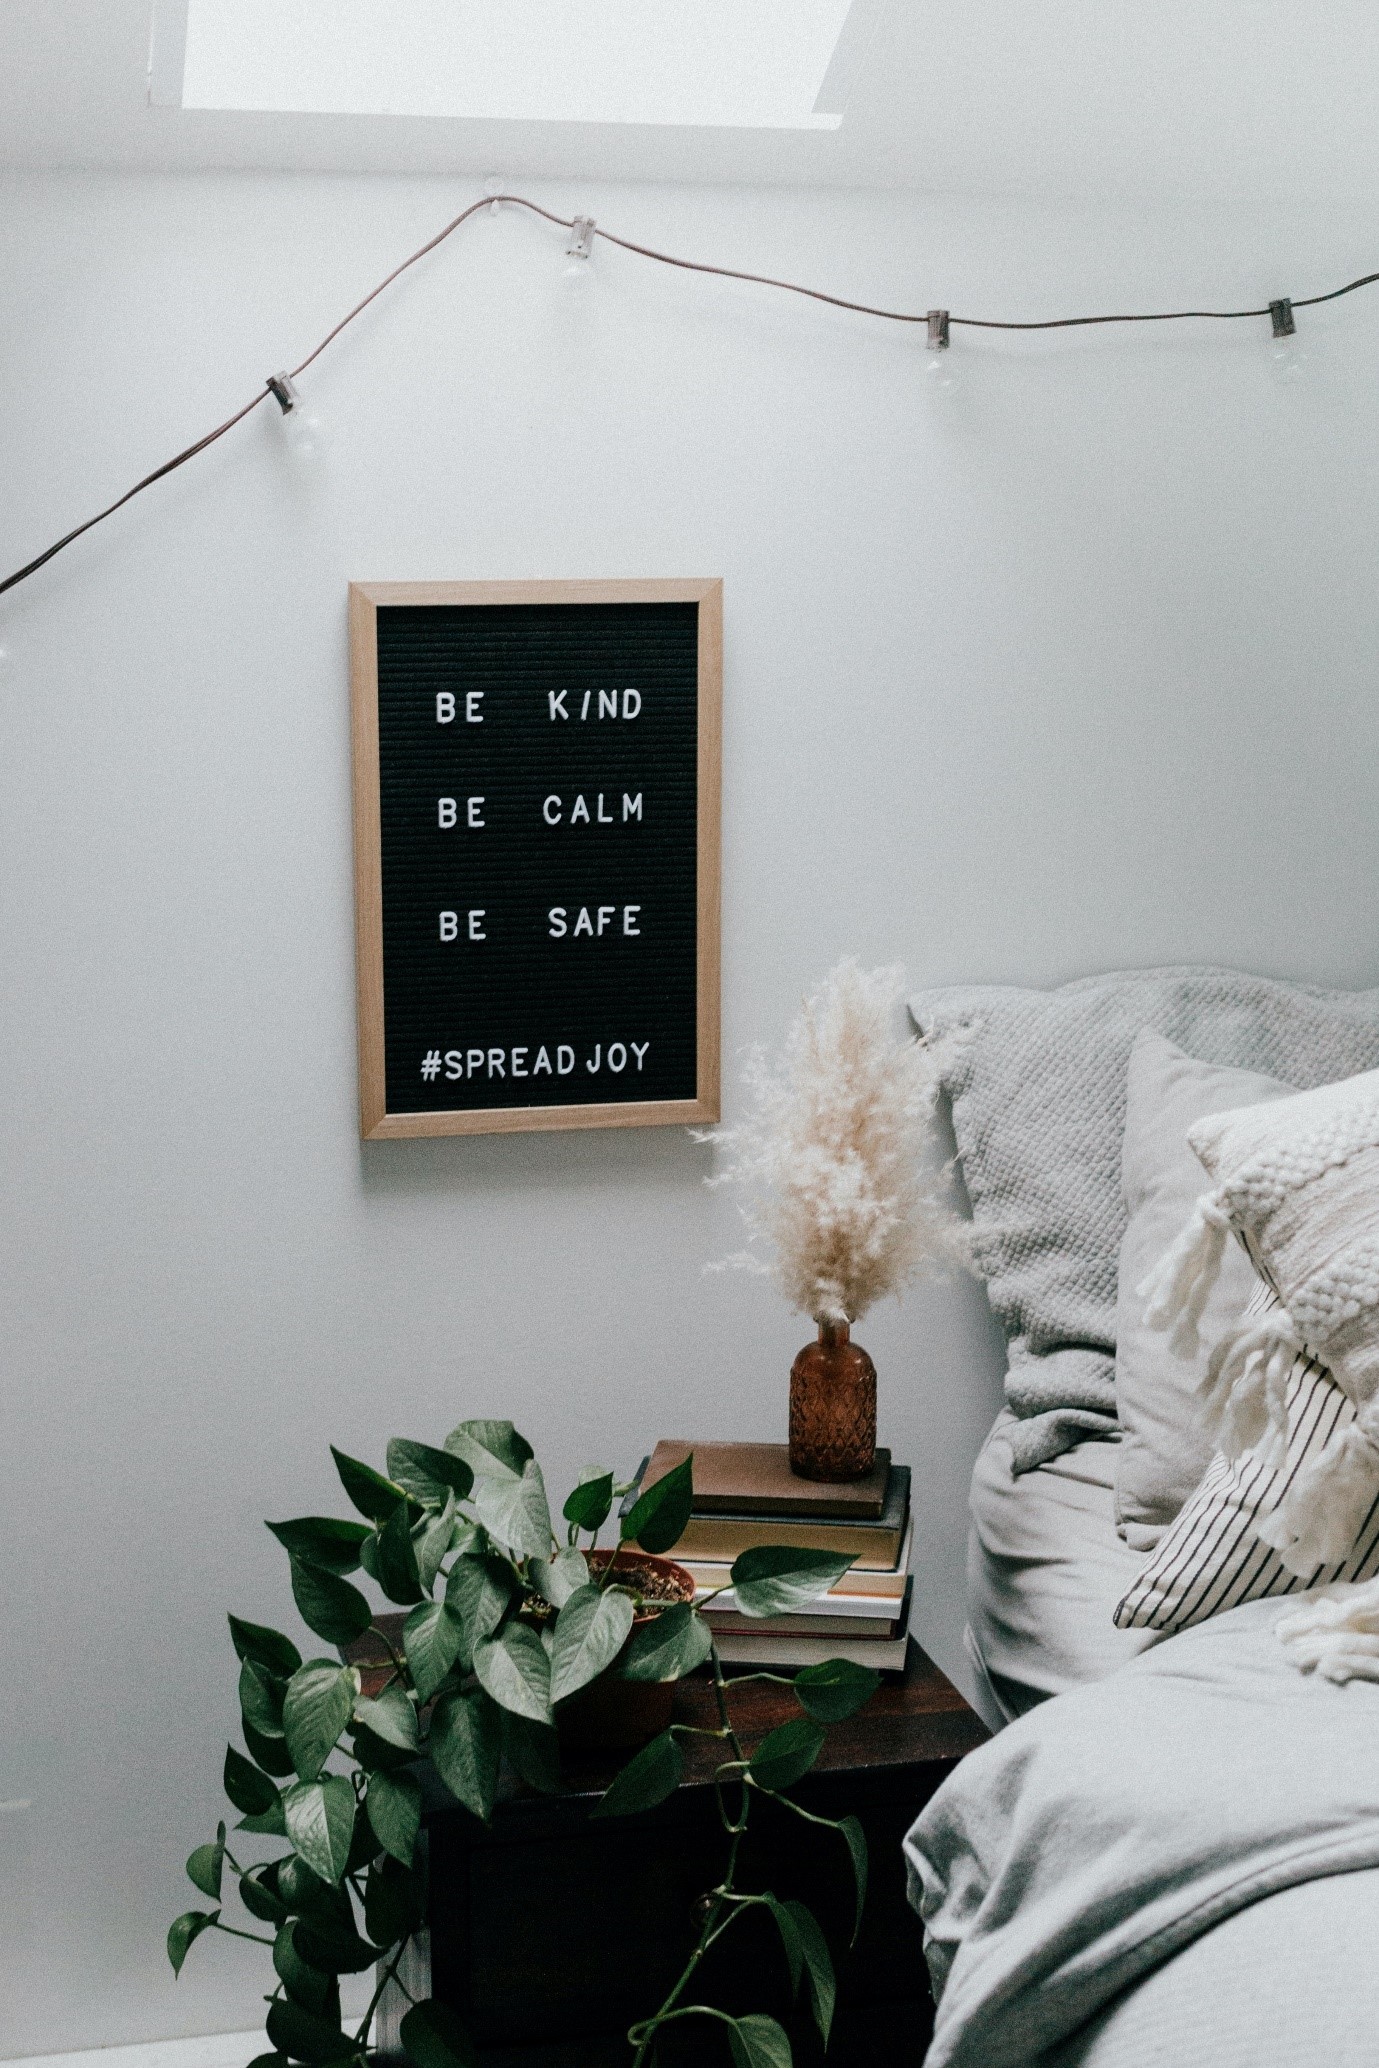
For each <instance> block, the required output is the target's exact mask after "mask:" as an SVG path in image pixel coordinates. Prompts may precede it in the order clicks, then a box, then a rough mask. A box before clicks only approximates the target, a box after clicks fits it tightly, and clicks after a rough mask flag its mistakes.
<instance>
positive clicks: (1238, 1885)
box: [906, 1601, 1379, 2068]
mask: <svg viewBox="0 0 1379 2068" xmlns="http://www.w3.org/2000/svg"><path fill="white" fill-rule="evenodd" d="M1278 1615H1279V1605H1278V1603H1277V1602H1271V1601H1258V1602H1250V1603H1247V1604H1246V1605H1245V1606H1244V1607H1243V1608H1239V1609H1235V1610H1232V1611H1231V1612H1230V1613H1229V1614H1227V1615H1224V1616H1219V1617H1217V1618H1216V1619H1215V1620H1214V1621H1212V1622H1210V1623H1206V1624H1203V1625H1202V1626H1200V1627H1199V1628H1198V1629H1195V1630H1189V1631H1185V1632H1183V1633H1182V1634H1181V1635H1179V1636H1177V1637H1174V1638H1171V1639H1169V1640H1167V1641H1166V1642H1164V1643H1162V1644H1160V1645H1157V1646H1155V1647H1154V1649H1152V1650H1151V1651H1148V1652H1146V1653H1145V1654H1143V1655H1142V1656H1141V1657H1140V1658H1137V1659H1135V1660H1133V1661H1132V1662H1131V1663H1130V1664H1128V1665H1126V1666H1124V1667H1122V1668H1121V1669H1120V1670H1119V1671H1118V1672H1115V1673H1113V1674H1112V1675H1111V1676H1110V1677H1109V1678H1107V1679H1105V1680H1102V1681H1099V1682H1097V1683H1096V1684H1094V1685H1092V1686H1089V1687H1085V1688H1080V1689H1077V1690H1076V1691H1074V1692H1072V1693H1070V1694H1066V1695H1061V1696H1059V1697H1058V1698H1057V1699H1056V1700H1053V1701H1050V1702H1046V1703H1044V1704H1042V1705H1041V1706H1040V1707H1039V1708H1038V1709H1036V1710H1034V1711H1033V1712H1032V1713H1031V1714H1029V1715H1027V1716H1023V1717H1021V1718H1020V1719H1019V1720H1018V1721H1017V1722H1015V1723H1013V1724H1012V1725H1011V1726H1010V1727H1009V1728H1008V1729H1007V1730H1005V1731H1003V1732H1002V1733H1001V1734H1000V1735H999V1736H998V1737H996V1738H995V1739H993V1740H992V1741H991V1743H990V1744H988V1745H985V1746H983V1747H982V1748H981V1749H980V1750H979V1751H977V1752H974V1753H972V1754H971V1755H970V1756H969V1757H968V1758H967V1759H965V1760H964V1761H963V1763H962V1765H961V1766H960V1767H959V1768H958V1770H957V1772H956V1773H955V1774H954V1775H953V1776H952V1778H951V1779H950V1780H949V1781H947V1782H946V1783H945V1785H944V1786H943V1787H942V1788H941V1789H940V1790H939V1792H938V1794H937V1795H936V1796H935V1797H934V1798H933V1800H932V1802H931V1803H930V1804H929V1806H928V1808H927V1809H926V1810H925V1812H924V1814H923V1816H922V1817H921V1818H920V1820H919V1822H918V1823H917V1824H916V1825H915V1827H914V1829H913V1830H912V1831H911V1833H910V1835H909V1837H908V1839H907V1841H906V1852H907V1855H908V1858H909V1865H910V1882H911V1897H912V1900H913V1901H914V1902H915V1904H916V1906H917V1907H918V1908H919V1909H920V1911H921V1914H922V1916H923V1918H924V1922H925V1928H926V1941H927V1948H928V1955H929V1963H930V1968H931V1970H932V1973H933V1978H934V1986H935V1993H936V1995H937V1996H938V1999H939V2001H938V2015H937V2024H936V2030H935V2037H934V2044H933V2048H932V2050H931V2052H930V2054H929V2055H928V2057H927V2060H928V2068H1168V2064H1170V2063H1172V2064H1174V2068H1178V2064H1188V2063H1194V2062H1199V2061H1200V2062H1203V2063H1211V2064H1213V2068H1217V2064H1221V2068H1234V2064H1236V2063H1240V2064H1242V2068H1243V2064H1245V2063H1250V2064H1256V2063H1257V2064H1259V2068H1284V2064H1285V2063H1286V2064H1288V2068H1311V2064H1313V2063H1316V2064H1317V2068H1321V2064H1323V2063H1326V2064H1327V2068H1341V2064H1344V2068H1359V2064H1361V2063H1379V1936H1377V1934H1379V1685H1376V1684H1374V1683H1372V1682H1361V1681H1356V1682H1352V1683H1351V1684H1350V1685H1349V1686H1346V1687H1337V1686H1334V1685H1333V1684H1331V1683H1330V1682H1328V1681H1319V1680H1316V1679H1313V1678H1310V1677H1305V1676H1304V1675H1302V1674H1300V1673H1299V1672H1298V1671H1297V1669H1296V1668H1295V1667H1294V1666H1293V1665H1292V1664H1291V1663H1290V1661H1289V1660H1288V1658H1287V1657H1286V1655H1285V1654H1284V1652H1283V1650H1282V1648H1281V1647H1280V1645H1279V1644H1278V1641H1277V1639H1276V1638H1275V1637H1274V1634H1273V1625H1274V1622H1275V1621H1276V1620H1277V1617H1278ZM1337 1877H1343V1879H1342V1880H1338V1879H1337Z"/></svg>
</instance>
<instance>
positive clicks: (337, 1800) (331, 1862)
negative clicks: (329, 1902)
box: [283, 1774, 354, 1882]
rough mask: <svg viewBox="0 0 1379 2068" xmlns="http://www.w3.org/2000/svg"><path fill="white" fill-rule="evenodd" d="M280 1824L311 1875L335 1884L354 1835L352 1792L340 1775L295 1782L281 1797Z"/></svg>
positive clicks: (343, 1867) (346, 1859)
mask: <svg viewBox="0 0 1379 2068" xmlns="http://www.w3.org/2000/svg"><path fill="white" fill-rule="evenodd" d="M283 1821H284V1823H285V1824H286V1826H287V1835H288V1837H289V1838H290V1839H291V1841H292V1844H293V1847H294V1849H295V1850H296V1851H297V1852H298V1853H300V1855H301V1857H302V1858H303V1859H304V1860H305V1861H306V1864H307V1866H308V1867H310V1868H311V1870H312V1872H313V1873H314V1874H319V1875H320V1877H321V1879H322V1881H329V1882H338V1881H339V1879H340V1877H341V1875H342V1874H343V1873H344V1871H345V1864H346V1862H347V1861H348V1859H349V1856H350V1840H351V1839H352V1838H353V1836H354V1790H353V1788H351V1786H350V1784H349V1782H348V1781H347V1780H345V1778H344V1777H343V1775H340V1774H333V1775H331V1776H329V1777H328V1778H327V1779H326V1780H324V1781H298V1783H297V1785H296V1787H295V1788H289V1789H288V1790H287V1793H286V1794H285V1795H284V1796H283Z"/></svg>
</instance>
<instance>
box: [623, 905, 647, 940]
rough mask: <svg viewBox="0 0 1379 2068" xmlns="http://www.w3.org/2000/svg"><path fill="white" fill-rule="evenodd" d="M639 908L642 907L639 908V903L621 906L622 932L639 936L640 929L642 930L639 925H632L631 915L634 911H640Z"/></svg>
mask: <svg viewBox="0 0 1379 2068" xmlns="http://www.w3.org/2000/svg"><path fill="white" fill-rule="evenodd" d="M641 909H642V908H641V906H640V905H624V906H623V908H622V930H623V932H624V933H625V934H636V935H638V936H640V934H641V931H642V930H641V928H640V927H639V926H634V925H633V924H632V919H633V915H634V913H637V912H640V911H641Z"/></svg>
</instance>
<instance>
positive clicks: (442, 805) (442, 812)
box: [436, 797, 456, 832]
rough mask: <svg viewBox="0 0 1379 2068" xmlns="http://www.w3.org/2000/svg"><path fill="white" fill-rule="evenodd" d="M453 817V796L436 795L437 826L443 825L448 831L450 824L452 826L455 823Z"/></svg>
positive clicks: (454, 815)
mask: <svg viewBox="0 0 1379 2068" xmlns="http://www.w3.org/2000/svg"><path fill="white" fill-rule="evenodd" d="M455 817H456V812H455V800H454V798H453V797H438V798H437V799H436V824H437V825H438V826H442V827H444V828H445V830H446V831H447V832H448V831H449V829H450V828H451V826H453V825H454V823H455Z"/></svg>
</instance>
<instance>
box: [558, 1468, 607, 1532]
mask: <svg viewBox="0 0 1379 2068" xmlns="http://www.w3.org/2000/svg"><path fill="white" fill-rule="evenodd" d="M612 1507H613V1475H612V1473H611V1472H600V1473H598V1474H596V1475H595V1476H594V1477H593V1478H592V1479H581V1481H580V1482H579V1485H578V1486H577V1487H576V1488H575V1489H574V1491H573V1493H571V1494H570V1496H569V1498H568V1500H567V1501H566V1503H565V1506H564V1507H563V1508H562V1509H561V1511H560V1512H561V1514H562V1515H563V1516H564V1517H565V1520H566V1521H567V1522H573V1523H574V1525H575V1527H576V1528H577V1529H588V1530H600V1529H602V1528H603V1525H604V1523H605V1522H607V1520H608V1517H609V1514H610V1512H611V1510H612Z"/></svg>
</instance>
